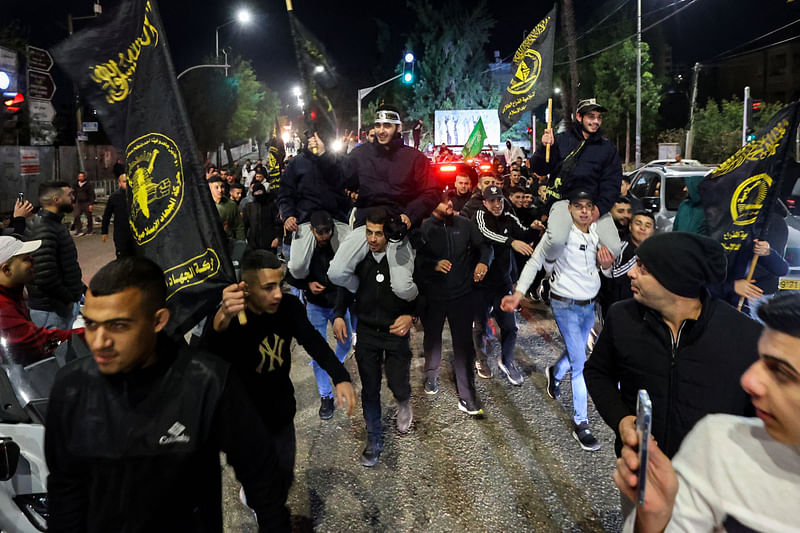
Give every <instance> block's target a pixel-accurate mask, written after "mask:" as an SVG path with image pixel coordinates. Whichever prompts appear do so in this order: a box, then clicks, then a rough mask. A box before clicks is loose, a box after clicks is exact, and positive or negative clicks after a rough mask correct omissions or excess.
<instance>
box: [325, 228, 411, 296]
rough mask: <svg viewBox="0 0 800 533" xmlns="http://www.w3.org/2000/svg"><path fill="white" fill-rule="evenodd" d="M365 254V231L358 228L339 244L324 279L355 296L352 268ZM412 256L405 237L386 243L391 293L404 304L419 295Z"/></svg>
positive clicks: (409, 245) (356, 283) (366, 247)
mask: <svg viewBox="0 0 800 533" xmlns="http://www.w3.org/2000/svg"><path fill="white" fill-rule="evenodd" d="M368 252H369V246H367V231H366V227H365V226H359V227H357V228H355V229H354V230H353V231H351V232H350V235H348V236H347V237H346V238H345V239H344V240H343V241H342V242H341V244H340V245H339V250H337V252H336V255H334V256H333V260H331V266H330V267H328V279H330V280H331V283H333V284H335V285H339V286H340V287H344V288H345V289H347V290H349V291H350V292H352V293H355V292H356V291H357V290H358V278H357V277H356V275H355V271H356V266H358V264H359V263H360V262H361V261H362V260H363V259H364V258H365V257H366V256H367V253H368ZM415 256H416V252H415V251H414V249H413V248H412V247H411V244H410V243H409V242H408V237H406V238H404V239H403V240H402V241H400V242H390V243H389V245H388V246H387V247H386V261H387V262H388V263H389V281H390V282H391V285H392V292H394V293H395V294H396V295H397V297H398V298H401V299H403V300H405V301H407V302H410V301H412V300H414V299H415V298H416V297H417V295H418V294H419V290H418V289H417V284H416V283H414V257H415Z"/></svg>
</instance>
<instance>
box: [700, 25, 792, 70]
mask: <svg viewBox="0 0 800 533" xmlns="http://www.w3.org/2000/svg"><path fill="white" fill-rule="evenodd" d="M798 22H800V19H797V20H794V21H792V22H790V23H789V24H786V25H784V26H781V27H780V28H777V29H774V30H772V31H769V32H767V33H765V34H764V35H760V36H758V37H756V38H755V39H750V40H749V41H747V42H746V43H742V44H740V45H737V46H734V47H733V48H731V49H729V50H725V51H724V52H720V53H719V54H717V55H715V56H714V57H712V58H711V59H709V61H712V60H714V59H717V58H719V57H720V56H725V54H727V53H729V52H733V51H734V50H738V49H739V48H742V47H745V46H747V45H748V44H751V43H754V42H756V41H760V40H761V39H763V38H764V37H769V36H770V35H772V34H773V33H777V32H779V31H781V30H783V29H786V28H788V27H789V26H792V25H794V24H797V23H798ZM789 40H791V39H789ZM782 42H785V41H782ZM776 44H777V43H776ZM770 46H772V45H770ZM750 52H755V50H749V51H747V52H742V53H743V54H749V53H750ZM739 55H741V54H739ZM721 59H724V57H722V58H721Z"/></svg>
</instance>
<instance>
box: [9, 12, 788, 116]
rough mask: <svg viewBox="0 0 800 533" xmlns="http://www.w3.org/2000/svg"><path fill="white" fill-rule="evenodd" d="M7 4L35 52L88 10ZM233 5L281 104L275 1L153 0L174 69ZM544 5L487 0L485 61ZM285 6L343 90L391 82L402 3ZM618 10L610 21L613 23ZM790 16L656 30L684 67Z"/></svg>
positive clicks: (282, 56)
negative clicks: (247, 16)
mask: <svg viewBox="0 0 800 533" xmlns="http://www.w3.org/2000/svg"><path fill="white" fill-rule="evenodd" d="M574 1H575V4H576V9H577V31H578V33H579V34H580V33H581V32H582V31H585V30H586V29H588V28H589V27H591V26H592V25H593V24H594V23H595V22H596V21H597V20H598V19H599V18H601V17H602V16H604V13H599V12H597V5H598V4H599V3H600V2H597V1H595V0H574ZM623 1H624V0H619V2H611V4H610V5H612V6H616V5H618V3H622V2H623ZM634 1H635V0H628V4H630V5H633V2H634ZM686 1H687V2H688V1H692V0H686ZM11 3H12V0H0V4H2V5H3V6H5V5H6V4H9V5H10V4H11ZM673 3H675V0H642V5H643V8H642V9H643V12H644V13H645V14H646V13H647V12H649V11H652V10H653V9H657V8H659V7H663V6H666V5H669V4H673ZM102 4H103V6H104V7H105V8H106V9H109V8H111V7H112V6H113V4H114V1H113V0H102ZM434 4H438V2H434ZM460 4H461V5H462V6H464V8H465V9H469V8H470V6H474V5H475V4H476V2H474V1H471V0H467V1H463V2H461V3H460ZM13 5H14V9H13V10H12V11H11V13H13V15H12V16H13V18H16V19H19V20H21V21H22V22H23V24H25V25H29V26H31V41H32V43H33V44H36V45H39V46H42V47H49V46H52V45H54V44H55V43H57V42H58V41H59V40H61V39H62V38H64V37H65V35H66V16H67V12H68V11H69V10H71V11H72V13H73V15H74V16H80V15H88V14H91V11H92V0H27V1H20V0H14V1H13ZM681 5H684V3H678V4H677V5H676V6H674V7H673V8H671V9H666V10H661V11H659V13H658V15H657V16H656V17H653V16H649V17H647V16H646V17H645V22H644V24H645V25H647V24H648V23H649V22H651V21H653V20H655V19H657V18H659V17H661V16H664V15H666V14H668V13H669V12H670V11H671V10H674V9H675V8H677V7H680V6H681ZM242 6H246V7H248V8H250V9H251V10H252V11H253V12H255V13H257V14H258V18H257V21H256V23H255V24H252V25H251V26H250V27H246V28H241V27H239V26H238V25H237V24H236V23H234V24H231V25H229V26H226V27H225V28H223V29H222V30H220V46H222V47H231V48H232V49H233V50H234V53H237V54H240V55H241V56H243V57H244V58H246V59H249V60H251V61H252V63H253V65H254V67H255V69H256V73H257V75H258V76H259V77H260V78H261V79H262V80H264V81H266V82H267V84H268V85H270V86H271V87H272V88H273V89H274V90H276V91H278V92H279V93H280V96H281V98H282V99H283V100H284V101H291V99H290V96H289V91H290V88H291V87H292V86H293V85H294V84H295V83H296V81H297V71H296V68H295V56H294V51H293V48H292V43H291V37H290V34H289V29H288V18H287V14H286V7H285V3H284V0H231V1H226V0H219V1H207V0H160V1H159V7H160V10H161V14H162V18H163V19H164V23H165V26H166V30H167V37H168V40H169V45H170V48H171V51H172V56H173V59H174V62H175V68H176V71H178V72H180V71H181V70H183V69H185V68H187V67H189V66H192V65H195V64H198V63H202V62H203V59H204V57H205V56H207V55H210V54H213V51H214V29H215V27H216V26H218V25H220V24H222V23H224V22H226V21H227V20H230V19H231V18H233V15H234V13H235V12H236V10H237V8H239V7H242ZM511 6H513V7H511ZM551 6H552V2H551V1H550V0H548V1H541V2H539V1H527V2H517V1H514V2H498V1H492V2H490V3H489V9H490V11H491V12H492V14H493V16H494V18H495V19H496V21H497V24H496V25H495V29H494V32H493V34H492V35H491V37H490V45H489V47H488V49H487V61H489V59H490V56H491V51H492V50H495V49H498V50H500V54H501V57H507V56H509V55H510V54H512V53H513V52H514V50H515V48H516V47H517V46H518V45H519V43H520V41H521V40H522V37H523V35H524V33H525V32H526V31H527V30H529V29H530V28H532V27H533V25H535V24H536V23H537V22H538V21H539V20H540V19H541V18H542V17H543V15H545V14H546V13H547V11H548V10H549V9H550V7H551ZM294 7H295V11H296V14H297V16H298V18H299V19H300V20H301V21H302V22H303V23H304V24H305V25H306V26H307V27H308V28H309V29H310V30H311V31H312V32H313V33H314V34H316V35H317V37H318V38H319V39H320V40H321V41H322V42H323V43H324V44H325V45H326V46H327V48H328V51H329V53H330V55H331V56H332V59H333V62H334V64H335V65H336V66H337V68H338V71H339V73H340V74H341V75H342V77H343V79H344V84H345V86H347V87H353V88H355V87H364V86H368V85H372V84H373V83H376V82H379V81H382V80H383V79H385V78H387V77H389V76H391V75H393V69H394V68H395V66H396V64H386V65H384V66H383V69H382V70H383V71H384V72H385V75H384V76H383V77H382V78H381V79H377V80H376V79H374V78H373V74H372V71H373V69H374V68H375V66H376V65H375V61H376V59H377V53H376V51H375V45H374V43H375V40H376V28H375V24H374V23H373V19H374V18H376V17H377V18H380V19H382V20H383V21H385V22H387V23H388V24H389V25H390V26H391V28H392V33H391V38H392V40H391V43H392V46H393V47H396V48H397V50H398V60H399V58H400V55H401V52H402V48H403V44H404V43H405V41H406V38H407V36H408V35H409V34H410V33H411V32H413V31H414V28H413V16H412V15H411V13H410V10H409V9H408V8H407V7H406V3H405V1H403V0H395V1H392V2H387V1H384V2H381V1H379V0H370V1H366V0H352V1H347V2H341V1H338V2H336V1H330V0H327V1H325V0H295V2H294ZM3 11H4V12H5V13H4V15H3V22H6V21H7V20H8V13H9V12H8V11H7V10H5V9H4V10H3ZM621 13H622V12H620V13H618V14H617V15H615V17H619V16H622V15H621ZM798 18H800V1H797V0H796V1H794V2H791V3H787V2H786V0H760V1H758V2H756V1H753V0H695V3H694V4H692V5H691V6H689V7H688V8H686V9H685V10H683V11H682V12H681V13H679V14H677V15H676V16H674V17H673V18H672V19H671V20H669V21H668V22H666V23H664V25H663V29H664V36H665V38H666V39H667V41H668V42H669V43H670V44H671V46H672V47H673V61H674V63H676V64H678V65H681V66H686V67H687V69H688V68H689V67H690V66H691V65H692V64H693V63H694V62H695V61H698V60H700V61H702V60H707V59H710V58H712V57H714V56H715V55H716V54H719V53H720V52H724V51H726V50H729V49H731V48H734V47H736V46H737V45H738V44H740V43H742V42H745V41H748V40H750V39H753V38H755V37H757V36H759V35H761V34H763V33H766V32H767V31H769V30H772V29H774V28H777V27H780V26H782V25H784V24H786V23H788V22H791V21H793V20H795V19H798ZM612 21H613V17H612ZM0 24H2V23H0ZM81 24H82V23H81V22H80V21H78V22H76V23H75V26H76V30H77V29H79V28H80V25H81ZM559 29H560V28H559ZM798 32H800V24H798V25H795V26H792V27H790V28H788V29H787V30H784V31H783V32H782V33H780V34H775V35H773V36H771V37H769V38H767V39H765V40H764V41H760V42H758V43H754V44H753V45H750V48H753V47H756V46H759V45H760V44H767V43H770V42H775V41H777V40H780V39H782V38H786V37H790V36H794V35H797V34H798ZM601 33H602V32H601ZM646 39H647V34H645V40H646ZM609 44H610V43H609ZM353 93H355V90H354V89H353ZM353 99H355V94H353Z"/></svg>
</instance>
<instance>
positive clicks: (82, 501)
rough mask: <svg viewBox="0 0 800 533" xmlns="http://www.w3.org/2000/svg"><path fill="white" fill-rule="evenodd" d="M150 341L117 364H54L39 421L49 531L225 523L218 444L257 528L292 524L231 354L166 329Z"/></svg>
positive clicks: (202, 527)
mask: <svg viewBox="0 0 800 533" xmlns="http://www.w3.org/2000/svg"><path fill="white" fill-rule="evenodd" d="M157 351H158V359H157V361H156V363H155V364H153V365H151V366H149V367H146V368H143V369H138V370H134V371H132V372H128V373H124V374H113V375H104V374H101V373H100V372H99V371H98V369H97V364H96V363H95V361H94V359H93V358H91V357H85V358H82V359H79V360H77V361H75V362H74V363H72V364H70V365H67V366H66V367H64V368H63V369H61V371H60V372H59V374H58V377H57V378H56V382H55V384H54V385H53V390H52V393H51V395H50V404H49V408H48V413H47V424H46V426H45V428H46V429H45V455H46V458H47V466H48V467H49V469H50V475H49V477H48V480H47V497H48V502H47V504H48V507H49V511H50V518H49V520H48V526H49V531H51V532H54V533H59V532H70V533H72V532H74V533H79V532H80V533H87V532H88V533H95V532H96V533H105V532H107V531H128V532H131V533H134V532H142V533H145V532H148V533H149V532H151V531H191V532H198V533H201V532H202V533H206V532H208V533H211V532H214V533H217V532H219V533H221V532H222V498H221V484H222V483H221V475H220V473H221V468H220V463H219V453H220V451H224V452H225V454H226V457H227V461H228V462H229V463H230V464H231V465H232V466H233V467H234V469H235V470H236V477H237V478H238V479H239V480H240V481H241V482H242V484H243V485H244V487H245V493H246V494H247V502H248V505H250V506H251V507H253V508H254V509H255V510H256V512H257V514H258V520H259V525H260V527H261V528H262V531H273V530H279V531H289V512H288V509H286V507H285V505H284V502H283V501H282V497H281V496H280V490H277V487H274V486H272V485H271V483H270V479H271V477H272V476H273V474H274V472H275V468H276V458H275V454H274V451H273V450H272V448H271V447H270V446H268V445H267V444H268V440H267V439H268V434H267V430H266V428H265V427H264V426H263V425H262V424H260V423H258V415H257V414H256V412H255V410H254V409H253V406H252V404H251V403H250V401H249V400H248V398H247V396H246V394H245V392H244V390H243V387H242V384H241V383H240V381H239V380H238V378H237V377H236V376H235V375H234V374H232V373H231V372H230V369H229V365H228V364H227V363H225V362H224V361H222V360H221V359H218V358H217V357H214V356H212V355H209V354H205V353H203V352H198V351H196V350H191V349H189V348H188V347H187V346H185V344H178V343H175V342H174V341H172V340H170V339H168V338H167V337H166V336H165V335H161V336H160V337H159V339H158V344H157ZM254 421H256V422H255V423H254Z"/></svg>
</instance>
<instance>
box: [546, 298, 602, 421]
mask: <svg viewBox="0 0 800 533" xmlns="http://www.w3.org/2000/svg"><path fill="white" fill-rule="evenodd" d="M550 307H551V308H552V309H553V316H554V317H555V319H556V324H558V329H559V331H560V332H561V336H562V337H563V338H564V344H566V345H567V349H566V350H564V353H563V354H562V355H561V357H560V358H559V359H558V361H556V364H555V367H556V368H555V378H556V381H561V380H562V379H563V378H564V376H565V375H566V374H567V371H572V407H573V409H574V411H575V414H574V416H573V420H574V421H575V423H576V424H580V423H581V422H588V421H589V418H588V416H587V413H586V411H587V407H586V397H587V393H586V382H585V381H584V380H583V365H585V364H586V341H587V340H588V339H589V333H591V331H592V326H594V305H593V304H590V305H575V304H571V303H567V302H561V301H559V300H555V299H551V300H550Z"/></svg>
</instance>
